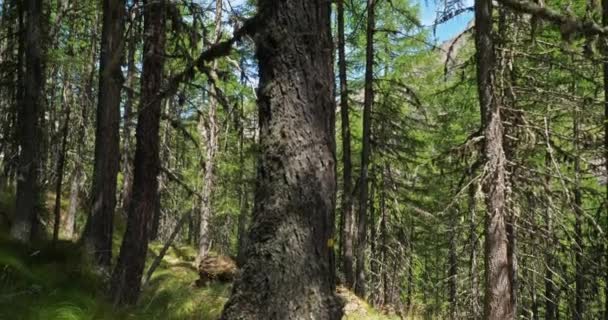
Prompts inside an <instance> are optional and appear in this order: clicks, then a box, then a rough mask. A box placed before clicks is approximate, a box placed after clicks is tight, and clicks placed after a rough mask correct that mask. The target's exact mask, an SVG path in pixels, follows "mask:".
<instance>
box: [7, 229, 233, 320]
mask: <svg viewBox="0 0 608 320" xmlns="http://www.w3.org/2000/svg"><path fill="white" fill-rule="evenodd" d="M152 247H153V250H154V249H155V248H157V249H158V248H160V245H158V244H155V245H153V246H152ZM184 252H187V253H192V252H194V250H193V249H192V248H181V247H179V248H178V250H170V251H169V253H168V255H167V257H166V258H165V259H164V261H163V263H162V264H161V266H160V267H159V268H158V270H157V271H156V272H155V273H154V275H153V276H152V279H151V281H150V283H149V284H148V285H147V286H146V288H144V291H143V293H142V296H141V299H140V302H139V304H138V305H137V306H134V307H129V308H123V309H116V308H114V307H113V306H112V305H111V303H110V302H109V299H108V298H107V296H106V294H105V281H104V280H105V279H103V278H101V277H100V276H99V275H97V274H95V273H94V272H92V271H91V270H92V268H90V267H89V266H88V265H87V264H86V263H85V262H84V259H83V255H82V254H81V250H80V248H79V247H78V245H76V244H75V243H72V242H59V243H58V244H56V245H54V246H52V245H50V244H48V243H40V244H38V245H35V246H24V245H20V244H17V243H14V242H10V241H7V240H6V237H0V319H16V320H17V319H24V320H29V319H32V320H34V319H36V320H37V319H57V320H62V319H79V320H80V319H102V320H103V319H108V320H110V319H135V320H137V319H203V320H205V319H209V320H211V319H217V318H218V317H219V315H220V312H221V310H222V307H223V305H224V303H225V301H226V299H227V297H228V295H229V293H230V288H229V286H226V285H221V284H214V285H211V286H209V287H206V288H202V289H201V288H196V287H194V286H192V283H193V282H194V281H195V280H196V279H197V274H196V271H195V269H194V268H192V267H191V265H190V264H189V263H187V262H185V261H183V260H181V257H180V256H179V254H183V253H184ZM152 258H153V256H152V255H150V257H149V260H151V259H152Z"/></svg>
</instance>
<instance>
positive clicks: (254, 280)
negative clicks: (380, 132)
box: [221, 0, 341, 320]
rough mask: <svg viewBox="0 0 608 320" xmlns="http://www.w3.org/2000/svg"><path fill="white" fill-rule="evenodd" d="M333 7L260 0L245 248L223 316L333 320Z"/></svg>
mask: <svg viewBox="0 0 608 320" xmlns="http://www.w3.org/2000/svg"><path fill="white" fill-rule="evenodd" d="M330 16H331V3H330V2H328V1H324V0H307V1H300V0H285V1H278V2H277V1H273V0H260V1H258V17H259V18H260V21H262V24H263V25H262V26H261V29H260V30H259V31H258V35H257V36H256V44H257V58H258V61H259V70H260V86H259V94H258V95H259V99H258V103H259V120H260V149H261V154H260V158H259V163H258V178H257V188H256V197H255V209H254V215H253V222H252V226H251V228H250V236H249V239H250V243H249V245H248V246H247V260H246V263H245V266H244V267H243V268H242V275H241V277H240V278H239V279H238V280H237V281H236V283H235V284H234V288H233V293H232V296H231V298H230V299H229V301H228V302H227V304H226V306H225V309H224V312H223V314H222V317H221V319H224V320H236V319H318V320H333V319H340V318H341V308H340V306H339V305H338V304H339V302H338V300H337V298H336V296H335V293H334V290H335V284H334V281H335V279H334V278H333V270H331V261H330V260H331V259H330V255H331V253H330V251H331V250H332V249H331V246H329V245H328V244H329V240H330V239H331V238H332V235H331V230H332V225H333V223H334V222H333V221H332V216H333V214H332V213H333V210H334V209H335V201H336V200H335V194H336V180H335V174H336V173H335V166H336V159H335V158H336V155H335V142H334V139H335V136H334V132H333V128H334V125H333V123H334V121H335V115H334V113H335V104H334V101H333V87H334V86H333V80H334V77H333V68H332V37H331V31H330V20H331V18H330Z"/></svg>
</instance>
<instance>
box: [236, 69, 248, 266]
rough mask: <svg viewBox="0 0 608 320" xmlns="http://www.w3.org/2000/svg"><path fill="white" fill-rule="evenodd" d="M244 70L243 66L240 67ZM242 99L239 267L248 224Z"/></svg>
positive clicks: (240, 125) (242, 80) (240, 123)
mask: <svg viewBox="0 0 608 320" xmlns="http://www.w3.org/2000/svg"><path fill="white" fill-rule="evenodd" d="M241 70H244V68H241ZM244 80H245V74H244V71H243V74H242V75H241V82H242V84H244ZM244 107H245V106H244V100H243V97H241V103H240V109H239V115H238V130H239V221H238V224H239V225H238V249H237V250H238V254H237V259H236V262H237V264H238V266H239V267H242V266H243V265H244V264H245V252H246V247H247V235H246V232H247V224H248V220H249V219H248V217H249V215H248V209H247V199H248V196H247V184H246V182H245V152H244V151H245V150H244V144H245V128H244V127H245V125H244V122H243V117H244Z"/></svg>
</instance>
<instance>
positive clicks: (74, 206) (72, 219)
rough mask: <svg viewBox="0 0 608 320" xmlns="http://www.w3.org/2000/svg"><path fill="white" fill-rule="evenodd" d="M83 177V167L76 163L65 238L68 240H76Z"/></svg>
mask: <svg viewBox="0 0 608 320" xmlns="http://www.w3.org/2000/svg"><path fill="white" fill-rule="evenodd" d="M81 176H82V166H81V164H80V163H76V168H74V172H73V173H72V183H71V187H70V205H69V207H68V214H67V216H66V222H65V226H66V229H65V236H66V237H67V238H68V239H73V238H74V231H75V229H76V212H77V211H78V207H79V206H80V197H79V193H80V179H81Z"/></svg>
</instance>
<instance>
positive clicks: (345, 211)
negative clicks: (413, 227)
mask: <svg viewBox="0 0 608 320" xmlns="http://www.w3.org/2000/svg"><path fill="white" fill-rule="evenodd" d="M338 67H339V77H340V116H341V120H342V163H343V168H342V174H343V176H342V183H343V190H342V230H341V236H342V239H340V243H341V245H342V267H343V269H344V277H345V285H346V287H347V288H349V289H352V288H354V285H355V272H354V269H353V259H354V258H353V243H354V237H355V234H354V223H355V217H354V216H353V214H354V212H353V194H352V193H353V191H352V188H353V187H352V162H351V149H350V116H349V112H350V110H349V108H350V106H349V103H348V77H347V70H346V40H345V34H344V0H338Z"/></svg>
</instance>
